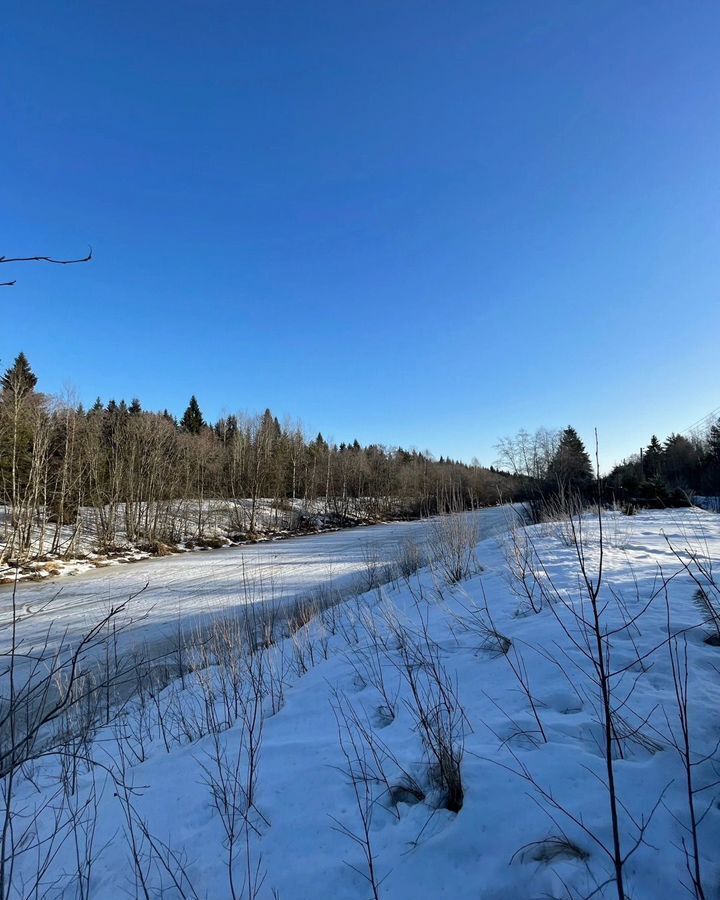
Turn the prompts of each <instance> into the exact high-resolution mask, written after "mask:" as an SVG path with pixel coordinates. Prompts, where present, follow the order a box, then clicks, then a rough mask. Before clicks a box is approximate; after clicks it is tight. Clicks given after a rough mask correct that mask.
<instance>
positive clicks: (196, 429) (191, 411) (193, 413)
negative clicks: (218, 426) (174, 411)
mask: <svg viewBox="0 0 720 900" xmlns="http://www.w3.org/2000/svg"><path fill="white" fill-rule="evenodd" d="M180 425H181V426H182V428H184V430H185V431H187V432H188V434H200V431H201V430H202V429H203V428H204V427H205V420H204V419H203V414H202V412H201V411H200V405H199V404H198V402H197V400H196V399H195V394H193V395H192V397H191V398H190V403H188V408H187V409H186V410H185V412H184V413H183V417H182V419H181V420H180Z"/></svg>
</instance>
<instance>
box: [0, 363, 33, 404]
mask: <svg viewBox="0 0 720 900" xmlns="http://www.w3.org/2000/svg"><path fill="white" fill-rule="evenodd" d="M36 384H37V375H35V373H34V372H33V370H32V369H31V368H30V363H29V362H28V361H27V357H26V356H25V354H24V353H18V355H17V356H16V357H15V362H14V363H13V364H12V365H11V366H10V368H9V369H8V370H7V371H6V372H5V374H4V375H3V376H2V378H0V385H2V388H3V390H4V391H7V392H8V393H9V394H13V395H14V396H15V397H16V399H18V400H20V399H22V398H23V397H27V396H28V395H29V394H32V392H33V391H34V390H35V385H36Z"/></svg>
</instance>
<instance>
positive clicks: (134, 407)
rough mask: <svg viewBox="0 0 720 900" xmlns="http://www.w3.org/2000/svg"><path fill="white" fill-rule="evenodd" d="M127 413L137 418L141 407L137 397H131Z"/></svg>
mask: <svg viewBox="0 0 720 900" xmlns="http://www.w3.org/2000/svg"><path fill="white" fill-rule="evenodd" d="M129 412H130V415H131V416H139V415H140V413H141V412H142V406H141V405H140V401H139V400H138V398H137V397H133V399H132V401H131V403H130V409H129Z"/></svg>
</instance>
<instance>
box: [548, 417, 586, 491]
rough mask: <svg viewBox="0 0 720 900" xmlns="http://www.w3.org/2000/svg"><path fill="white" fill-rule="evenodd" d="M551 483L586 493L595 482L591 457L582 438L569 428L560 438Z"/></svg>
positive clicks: (552, 465)
mask: <svg viewBox="0 0 720 900" xmlns="http://www.w3.org/2000/svg"><path fill="white" fill-rule="evenodd" d="M549 477H550V480H551V482H554V483H556V484H558V485H562V487H564V488H565V489H569V490H571V491H580V492H581V493H584V492H586V491H587V490H588V489H589V487H590V485H591V484H592V481H593V467H592V462H591V461H590V456H589V454H588V452H587V450H586V449H585V444H583V442H582V440H581V439H580V436H579V435H578V433H577V431H575V429H574V428H572V427H570V426H568V427H567V428H566V429H565V430H564V431H563V433H562V435H561V436H560V442H559V444H558V448H557V451H556V452H555V456H554V457H553V459H552V461H551V462H550V466H549Z"/></svg>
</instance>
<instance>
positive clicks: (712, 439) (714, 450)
mask: <svg viewBox="0 0 720 900" xmlns="http://www.w3.org/2000/svg"><path fill="white" fill-rule="evenodd" d="M707 447H708V454H709V456H710V458H711V459H712V460H713V461H714V462H720V419H718V420H717V422H716V423H715V424H714V425H711V426H710V431H709V432H708V438H707Z"/></svg>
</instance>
